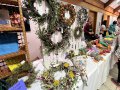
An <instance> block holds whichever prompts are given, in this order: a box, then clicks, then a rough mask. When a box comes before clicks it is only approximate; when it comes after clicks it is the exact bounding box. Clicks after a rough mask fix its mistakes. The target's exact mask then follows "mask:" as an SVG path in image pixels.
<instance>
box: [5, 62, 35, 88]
mask: <svg viewBox="0 0 120 90" xmlns="http://www.w3.org/2000/svg"><path fill="white" fill-rule="evenodd" d="M21 73H27V76H28V79H27V80H26V81H25V85H26V86H27V87H28V88H29V87H30V85H31V84H32V83H33V82H34V81H35V79H36V75H37V73H36V72H35V71H34V68H33V67H32V65H31V64H30V63H28V62H25V63H24V64H23V65H21V66H20V67H19V68H17V69H15V70H14V71H13V73H12V75H11V76H9V77H8V78H7V79H6V82H8V83H9V84H10V85H11V86H13V85H14V84H15V83H17V82H18V79H19V78H20V77H21V76H23V75H22V74H21Z"/></svg>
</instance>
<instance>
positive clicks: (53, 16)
mask: <svg viewBox="0 0 120 90" xmlns="http://www.w3.org/2000/svg"><path fill="white" fill-rule="evenodd" d="M35 1H36V0H25V2H24V3H25V6H26V7H27V9H28V10H29V15H30V16H31V17H32V19H33V20H34V21H35V22H37V23H38V25H39V30H38V31H37V35H38V37H39V38H40V39H41V40H42V42H43V45H44V46H45V51H46V53H50V52H52V51H56V50H61V49H64V48H66V46H67V45H69V37H70V32H69V28H68V26H62V27H61V24H60V22H59V13H60V12H59V7H60V5H59V3H58V2H57V1H56V0H45V1H46V3H47V5H48V7H49V12H48V13H47V14H43V15H42V16H41V15H40V14H39V13H38V11H37V10H36V8H35V7H34V3H35ZM41 1H42V0H40V1H39V2H38V3H39V4H41ZM45 22H47V23H48V26H47V28H46V29H45V28H43V29H41V25H43V24H44V23H45ZM58 28H59V29H60V28H62V29H63V33H62V41H61V42H59V43H57V44H53V42H52V41H51V35H52V34H53V33H54V32H55V31H56V30H57V29H58Z"/></svg>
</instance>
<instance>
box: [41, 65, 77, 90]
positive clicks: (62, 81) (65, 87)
mask: <svg viewBox="0 0 120 90" xmlns="http://www.w3.org/2000/svg"><path fill="white" fill-rule="evenodd" d="M56 73H58V74H59V76H60V77H58V76H57V78H56V77H55V74H56ZM60 74H62V75H60ZM76 75H77V72H76V71H75V68H74V67H71V66H69V64H68V63H62V64H60V65H58V66H56V67H51V68H50V69H49V70H47V71H45V72H43V74H42V75H41V78H40V79H41V81H42V85H41V86H43V89H44V90H72V87H73V85H74V84H75V83H76V82H77V79H78V77H77V76H76Z"/></svg>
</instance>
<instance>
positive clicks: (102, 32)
mask: <svg viewBox="0 0 120 90" xmlns="http://www.w3.org/2000/svg"><path fill="white" fill-rule="evenodd" d="M106 32H107V29H106V20H104V21H103V22H102V25H101V28H100V34H102V36H103V37H105V36H106Z"/></svg>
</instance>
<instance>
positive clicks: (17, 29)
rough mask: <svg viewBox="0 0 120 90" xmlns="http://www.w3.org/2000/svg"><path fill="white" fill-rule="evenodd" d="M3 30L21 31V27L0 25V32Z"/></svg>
mask: <svg viewBox="0 0 120 90" xmlns="http://www.w3.org/2000/svg"><path fill="white" fill-rule="evenodd" d="M4 31H17V32H22V29H21V28H16V27H8V26H0V32H4Z"/></svg>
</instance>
